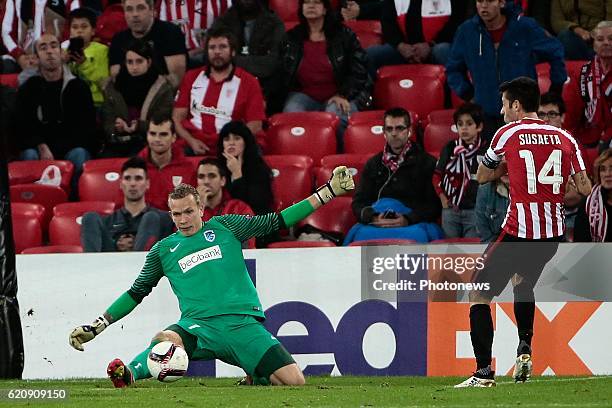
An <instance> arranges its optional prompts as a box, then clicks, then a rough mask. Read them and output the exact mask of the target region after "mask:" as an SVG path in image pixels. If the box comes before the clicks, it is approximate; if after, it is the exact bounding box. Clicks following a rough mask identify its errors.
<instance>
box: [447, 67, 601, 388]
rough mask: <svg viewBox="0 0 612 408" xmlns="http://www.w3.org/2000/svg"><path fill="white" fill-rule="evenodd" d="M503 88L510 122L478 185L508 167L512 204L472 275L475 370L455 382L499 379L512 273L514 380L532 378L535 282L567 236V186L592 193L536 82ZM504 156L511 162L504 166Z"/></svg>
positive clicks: (574, 146) (484, 383) (480, 383)
mask: <svg viewBox="0 0 612 408" xmlns="http://www.w3.org/2000/svg"><path fill="white" fill-rule="evenodd" d="M500 92H501V94H502V113H503V115H504V121H505V122H506V123H507V125H505V126H503V127H501V128H500V129H499V130H498V131H497V132H496V133H495V135H494V136H493V140H492V141H491V147H489V149H488V150H487V152H486V154H485V155H484V158H483V160H482V163H481V164H480V166H479V167H478V172H477V178H478V181H479V182H480V183H486V182H491V181H494V180H497V179H498V178H500V177H501V176H502V175H504V174H505V173H506V172H508V176H509V179H510V204H509V206H508V212H507V214H506V219H505V221H504V223H503V224H502V231H501V233H500V234H499V236H498V237H497V239H496V240H494V241H493V242H492V243H491V244H489V246H488V247H487V250H486V251H485V264H484V268H483V269H482V270H480V271H477V272H476V274H475V277H474V278H473V282H474V283H475V284H480V285H482V287H481V289H479V290H472V291H471V292H470V296H469V297H470V303H471V307H470V329H471V340H472V346H473V348H474V354H475V356H476V364H477V367H476V372H474V374H473V375H472V376H471V377H470V378H468V379H467V380H466V381H464V382H463V383H461V384H458V385H457V386H456V387H490V386H493V385H495V379H494V374H495V373H494V371H492V369H491V359H492V352H491V348H492V346H493V320H492V318H491V307H490V303H491V300H492V299H493V297H495V296H498V295H499V294H500V293H501V292H502V291H503V289H504V288H505V286H506V284H507V283H508V281H509V280H510V279H512V283H513V286H514V315H515V318H516V325H517V328H518V336H519V346H518V348H517V359H516V365H515V368H514V373H513V376H514V379H515V381H522V382H525V381H526V380H528V379H529V378H530V376H531V367H532V361H531V339H532V337H533V321H534V316H535V295H534V292H533V288H534V287H535V285H536V283H537V281H538V279H539V277H540V275H541V273H542V270H543V269H544V266H545V265H546V263H547V262H548V261H549V260H550V259H552V257H553V256H554V255H555V253H556V252H557V247H558V244H559V242H560V241H562V240H563V234H564V232H565V225H564V219H563V213H564V208H563V197H564V195H565V185H566V184H567V180H568V179H569V178H570V177H572V178H573V180H574V182H575V184H576V187H577V190H578V192H579V193H580V194H582V195H584V196H586V195H588V194H589V193H590V192H591V182H590V181H589V179H588V177H587V175H586V169H585V164H584V159H583V158H582V154H581V151H580V148H579V147H578V143H577V142H576V140H575V139H574V138H573V137H572V135H570V134H569V133H568V132H566V131H564V130H563V129H560V128H557V127H554V126H550V125H547V124H545V123H544V121H542V120H541V119H539V118H538V116H537V111H538V107H539V101H540V90H539V87H538V84H537V82H536V81H534V80H533V79H531V78H527V77H519V78H516V79H514V80H512V81H510V82H505V83H503V84H502V85H501V86H500ZM502 160H505V161H504V162H503V163H507V164H504V165H500V164H501V163H502ZM525 244H528V245H525Z"/></svg>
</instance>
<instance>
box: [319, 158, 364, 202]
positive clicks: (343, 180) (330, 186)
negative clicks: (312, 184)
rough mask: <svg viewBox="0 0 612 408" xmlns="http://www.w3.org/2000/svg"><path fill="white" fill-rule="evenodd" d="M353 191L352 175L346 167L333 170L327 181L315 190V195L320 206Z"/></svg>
mask: <svg viewBox="0 0 612 408" xmlns="http://www.w3.org/2000/svg"><path fill="white" fill-rule="evenodd" d="M354 189H355V181H354V180H353V175H352V174H351V173H350V172H349V170H348V169H347V168H346V166H338V167H336V168H335V169H334V171H333V173H332V176H331V177H330V179H329V181H328V182H327V183H325V184H323V185H322V186H321V187H319V188H318V189H317V191H316V192H315V195H316V196H317V198H318V199H319V202H320V203H321V204H326V203H328V202H329V201H330V200H331V199H332V198H334V197H336V196H339V195H343V194H346V193H348V192H349V191H350V190H354Z"/></svg>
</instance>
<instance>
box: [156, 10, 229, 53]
mask: <svg viewBox="0 0 612 408" xmlns="http://www.w3.org/2000/svg"><path fill="white" fill-rule="evenodd" d="M231 6H232V0H158V1H157V7H156V8H157V12H158V14H159V19H160V20H162V21H168V22H170V23H174V24H177V25H179V26H180V27H181V29H182V30H183V33H184V34H185V46H186V47H187V49H188V50H189V51H191V50H194V49H199V48H201V46H200V40H201V38H202V34H203V33H204V32H205V31H206V30H207V29H209V28H210V27H211V26H212V24H213V22H214V20H215V19H216V18H217V17H219V16H220V15H222V14H224V13H225V12H226V11H227V9H229V8H230V7H231Z"/></svg>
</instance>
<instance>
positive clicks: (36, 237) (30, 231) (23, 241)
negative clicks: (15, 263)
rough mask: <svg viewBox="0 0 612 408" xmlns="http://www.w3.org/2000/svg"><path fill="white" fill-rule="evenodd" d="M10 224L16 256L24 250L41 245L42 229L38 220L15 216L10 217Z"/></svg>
mask: <svg viewBox="0 0 612 408" xmlns="http://www.w3.org/2000/svg"><path fill="white" fill-rule="evenodd" d="M12 222H13V241H15V253H16V254H20V253H21V251H23V250H24V249H26V248H30V247H36V246H41V245H42V228H41V226H40V221H38V218H35V217H26V216H22V215H17V216H13V217H12Z"/></svg>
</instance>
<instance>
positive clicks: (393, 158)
mask: <svg viewBox="0 0 612 408" xmlns="http://www.w3.org/2000/svg"><path fill="white" fill-rule="evenodd" d="M410 148H412V142H411V141H410V140H408V141H407V142H406V144H405V145H404V148H403V149H402V151H401V152H400V153H399V154H395V153H393V150H391V148H390V147H389V144H388V143H386V144H385V150H383V155H382V162H383V164H384V165H385V166H386V167H387V168H388V169H389V170H391V173H394V172H395V171H396V170H397V169H398V168H399V166H400V165H401V164H402V163H403V162H404V159H406V156H407V154H408V151H409V150H410Z"/></svg>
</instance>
